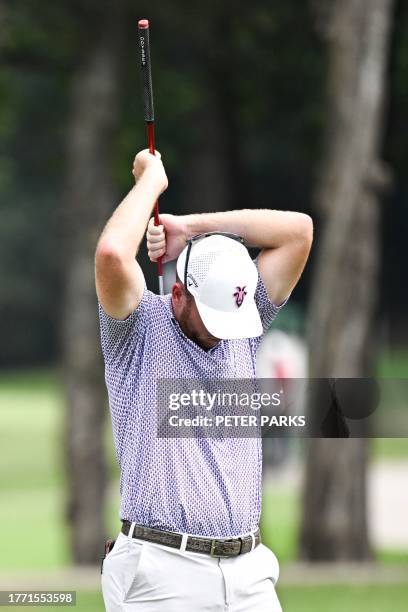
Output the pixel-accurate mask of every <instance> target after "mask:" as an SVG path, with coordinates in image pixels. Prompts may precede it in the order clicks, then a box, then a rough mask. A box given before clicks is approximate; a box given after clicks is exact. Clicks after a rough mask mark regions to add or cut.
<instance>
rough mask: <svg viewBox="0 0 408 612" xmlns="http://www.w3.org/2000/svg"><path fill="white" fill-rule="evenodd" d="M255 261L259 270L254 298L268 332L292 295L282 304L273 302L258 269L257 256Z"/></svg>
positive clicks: (264, 329) (265, 329)
mask: <svg viewBox="0 0 408 612" xmlns="http://www.w3.org/2000/svg"><path fill="white" fill-rule="evenodd" d="M253 261H254V264H255V266H256V269H257V271H258V284H257V286H256V291H255V296H254V298H255V303H256V305H257V308H258V312H259V316H260V317H261V321H262V327H263V331H264V332H266V331H267V330H268V329H269V327H270V325H271V323H272V321H273V320H274V319H275V317H276V316H277V315H278V313H279V312H280V310H281V309H282V308H283V307H284V306H285V304H286V303H287V301H288V300H289V297H290V295H289V296H288V297H287V298H286V299H285V300H284V301H283V302H282V304H279V305H277V304H274V303H273V302H271V300H270V299H269V297H268V292H267V290H266V287H265V284H264V282H263V279H262V276H261V274H260V272H259V269H258V258H255V259H254V260H253Z"/></svg>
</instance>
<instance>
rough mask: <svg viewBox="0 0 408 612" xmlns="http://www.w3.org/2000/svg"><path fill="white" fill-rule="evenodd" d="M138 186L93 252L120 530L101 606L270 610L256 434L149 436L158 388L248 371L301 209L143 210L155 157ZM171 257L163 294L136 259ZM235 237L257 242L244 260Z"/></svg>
mask: <svg viewBox="0 0 408 612" xmlns="http://www.w3.org/2000/svg"><path fill="white" fill-rule="evenodd" d="M133 174H134V177H135V182H136V184H135V186H134V187H133V189H132V190H131V191H130V193H129V194H128V195H127V196H126V198H125V199H124V200H123V202H122V203H121V204H120V205H119V206H118V208H117V209H116V210H115V212H114V213H113V215H112V217H111V218H110V220H109V221H108V223H107V225H106V227H105V229H104V231H103V233H102V235H101V237H100V240H99V243H98V246H97V250H96V289H97V294H98V299H99V316H100V325H101V340H102V351H103V356H104V361H105V377H106V384H107V389H108V394H109V403H110V411H111V417H112V426H113V434H114V440H115V446H116V453H117V457H118V461H119V465H120V470H121V479H120V493H121V506H120V519H121V520H122V527H121V530H120V532H119V534H118V536H117V538H116V540H115V543H114V546H113V548H111V549H110V550H108V552H107V554H106V556H105V558H104V561H103V565H102V591H103V597H104V601H105V606H106V610H108V612H114V611H119V610H129V611H133V610H134V611H135V612H136V611H139V610H140V611H142V610H146V611H149V612H156V611H160V612H162V611H163V612H183V611H188V612H193V611H194V612H204V611H211V612H224V611H225V610H228V611H229V612H250V611H253V612H266V611H268V612H276V611H279V610H281V607H280V603H279V600H278V597H277V595H276V592H275V584H276V582H277V579H278V575H279V565H278V561H277V559H276V557H275V555H274V553H273V552H272V551H271V550H269V549H268V548H267V547H266V546H264V545H263V544H261V542H260V534H259V528H258V522H259V516H260V509H261V505H260V499H261V489H260V486H261V466H262V455H261V440H260V439H259V438H225V439H222V440H219V439H212V438H208V437H203V438H191V437H190V438H176V439H171V438H159V437H158V436H157V430H156V405H155V402H156V385H157V381H158V379H160V378H166V379H180V378H190V379H201V380H204V379H215V380H217V379H223V378H254V377H255V364H256V350H257V347H258V345H259V342H260V340H261V338H262V334H263V333H264V332H265V331H266V330H267V328H268V327H269V325H270V323H271V322H272V320H273V319H274V318H275V316H276V315H277V313H278V311H279V309H280V308H281V307H282V306H283V304H284V303H285V301H286V299H287V297H288V296H289V295H290V293H291V291H292V290H293V288H294V286H295V285H296V283H297V281H298V279H299V277H300V275H301V273H302V270H303V268H304V266H305V263H306V260H307V257H308V255H309V251H310V247H311V242H312V231H313V230H312V222H311V219H310V218H309V217H308V216H306V215H303V214H300V213H295V212H282V211H277V210H235V211H230V212H219V213H208V214H194V215H186V216H174V215H164V214H163V215H161V218H160V222H161V224H160V225H159V226H155V225H154V223H153V220H150V222H149V218H150V215H151V213H152V209H153V206H154V203H155V201H156V200H157V198H158V197H159V195H160V194H161V193H162V192H163V191H164V190H165V189H166V188H167V184H168V183H167V177H166V173H165V170H164V167H163V163H162V161H161V157H160V154H159V153H158V152H156V154H155V155H152V154H151V153H149V151H148V150H144V151H141V152H140V153H138V154H137V155H136V158H135V161H134V166H133ZM146 228H147V246H148V251H149V256H150V259H151V260H152V261H157V259H158V258H159V257H161V256H163V262H166V261H170V260H173V259H176V258H178V259H177V280H176V282H175V283H174V285H173V287H172V290H171V293H170V294H167V295H156V294H154V293H152V292H151V291H149V290H148V289H147V288H146V285H145V280H144V277H143V272H142V270H141V268H140V266H139V264H138V262H137V259H135V254H137V252H138V249H139V246H140V244H141V242H142V240H143V236H144V233H145V231H146ZM243 241H244V242H245V244H247V245H252V246H255V247H258V248H260V249H261V251H260V254H259V255H258V257H257V258H256V260H255V261H252V260H251V258H250V256H249V254H248V251H247V249H246V247H245V246H244V244H243Z"/></svg>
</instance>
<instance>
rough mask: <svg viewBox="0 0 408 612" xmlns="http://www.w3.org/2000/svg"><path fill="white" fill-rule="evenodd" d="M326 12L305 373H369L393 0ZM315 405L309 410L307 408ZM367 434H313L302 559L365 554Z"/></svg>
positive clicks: (339, 3) (366, 0) (338, 5)
mask: <svg viewBox="0 0 408 612" xmlns="http://www.w3.org/2000/svg"><path fill="white" fill-rule="evenodd" d="M315 6H317V8H319V6H320V7H321V8H322V9H324V11H326V10H327V7H329V11H328V13H326V14H324V12H323V11H320V12H319V16H323V20H321V21H320V26H323V28H324V32H325V34H326V36H327V39H328V50H329V63H328V103H327V129H326V150H325V162H324V165H323V168H322V173H321V178H320V183H319V186H318V191H317V205H318V212H319V213H320V214H321V216H322V221H323V223H322V232H321V233H319V234H317V235H316V237H315V245H316V247H315V248H317V251H318V253H317V261H316V269H315V276H314V282H313V286H312V295H311V301H310V312H309V322H310V328H309V349H310V375H311V376H312V377H364V376H369V375H370V374H371V373H372V370H371V362H372V359H373V353H374V351H375V328H374V325H373V323H374V316H375V310H376V305H377V277H378V265H379V257H380V238H379V223H380V195H381V191H382V190H383V189H384V187H385V186H386V185H387V182H388V181H389V178H388V175H387V171H386V168H385V166H384V165H383V163H382V162H381V160H380V150H381V141H382V131H383V130H382V128H383V107H384V98H385V90H386V83H385V69H386V62H387V55H388V46H389V37H390V25H391V19H392V8H393V0H334V1H333V2H332V3H329V4H328V3H327V2H324V3H322V2H316V3H315ZM314 408H315V406H313V402H311V405H310V410H313V409H314ZM366 466H367V441H366V440H364V439H349V440H344V439H325V440H313V441H312V442H311V443H310V445H309V448H308V458H307V467H306V476H305V483H304V492H303V515H302V524H301V542H300V545H301V550H300V554H301V557H303V558H306V559H310V560H325V559H327V560H337V559H356V560H362V559H366V558H369V557H370V545H369V540H368V533H367V518H366V505H367V502H366Z"/></svg>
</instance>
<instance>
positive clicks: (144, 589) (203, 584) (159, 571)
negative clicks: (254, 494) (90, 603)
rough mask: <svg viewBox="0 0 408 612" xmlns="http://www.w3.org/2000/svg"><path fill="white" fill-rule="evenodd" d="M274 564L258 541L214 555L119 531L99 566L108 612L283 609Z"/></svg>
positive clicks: (273, 611) (271, 555)
mask: <svg viewBox="0 0 408 612" xmlns="http://www.w3.org/2000/svg"><path fill="white" fill-rule="evenodd" d="M278 577H279V563H278V560H277V558H276V556H275V555H274V553H273V552H272V551H271V550H270V549H269V548H267V547H266V546H265V545H264V544H259V545H258V546H257V547H256V548H254V550H252V551H251V552H249V553H246V554H243V555H239V556H237V557H230V558H219V557H211V556H210V555H207V554H203V553H195V552H186V551H184V552H181V551H180V550H178V549H173V548H169V547H167V546H163V545H161V544H153V543H151V542H145V541H143V540H138V539H135V538H130V537H129V536H126V535H124V534H123V533H121V532H120V533H119V535H118V537H117V539H116V542H115V545H114V547H113V549H112V550H111V551H110V552H109V553H108V555H107V556H106V557H105V559H104V562H103V567H102V575H101V581H102V594H103V599H104V602H105V608H106V611H107V612H122V611H126V612H159V611H160V612H210V611H211V612H282V608H281V606H280V603H279V600H278V597H277V594H276V591H275V585H276V582H277V580H278Z"/></svg>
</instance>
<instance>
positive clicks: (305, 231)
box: [297, 213, 313, 250]
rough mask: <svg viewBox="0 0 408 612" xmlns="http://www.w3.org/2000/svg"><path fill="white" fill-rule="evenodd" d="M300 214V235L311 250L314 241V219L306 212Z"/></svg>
mask: <svg viewBox="0 0 408 612" xmlns="http://www.w3.org/2000/svg"><path fill="white" fill-rule="evenodd" d="M297 215H298V221H297V222H298V232H297V233H298V237H299V239H300V240H301V241H302V242H303V243H304V245H305V247H306V248H307V249H308V250H310V247H311V246H312V242H313V219H312V217H310V216H309V215H306V214H304V213H297Z"/></svg>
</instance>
